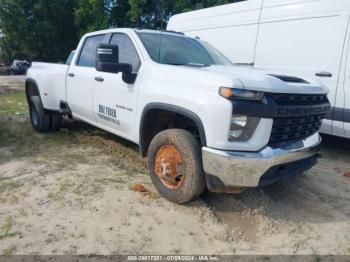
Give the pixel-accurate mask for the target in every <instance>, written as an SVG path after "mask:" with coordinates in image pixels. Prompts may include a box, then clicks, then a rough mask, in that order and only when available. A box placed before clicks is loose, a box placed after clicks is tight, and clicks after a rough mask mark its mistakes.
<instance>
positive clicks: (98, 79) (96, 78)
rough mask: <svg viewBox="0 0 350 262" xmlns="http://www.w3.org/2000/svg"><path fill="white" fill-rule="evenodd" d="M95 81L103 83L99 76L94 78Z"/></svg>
mask: <svg viewBox="0 0 350 262" xmlns="http://www.w3.org/2000/svg"><path fill="white" fill-rule="evenodd" d="M95 80H96V81H97V82H103V81H105V80H104V79H103V78H102V77H100V76H96V77H95Z"/></svg>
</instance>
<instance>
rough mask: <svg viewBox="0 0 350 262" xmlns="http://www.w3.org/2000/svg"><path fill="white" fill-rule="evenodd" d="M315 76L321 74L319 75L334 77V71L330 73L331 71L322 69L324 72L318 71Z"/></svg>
mask: <svg viewBox="0 0 350 262" xmlns="http://www.w3.org/2000/svg"><path fill="white" fill-rule="evenodd" d="M315 76H319V77H332V76H333V75H332V73H329V72H325V71H322V72H317V73H316V74H315Z"/></svg>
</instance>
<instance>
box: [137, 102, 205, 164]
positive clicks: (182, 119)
mask: <svg viewBox="0 0 350 262" xmlns="http://www.w3.org/2000/svg"><path fill="white" fill-rule="evenodd" d="M173 128H177V129H184V130H187V131H189V132H190V133H191V134H193V135H194V137H195V138H196V139H197V141H198V142H199V143H200V145H202V146H205V145H206V140H205V133H204V127H203V125H202V122H201V121H200V119H199V117H198V116H197V115H195V114H193V113H192V112H190V111H187V110H185V109H181V110H180V109H177V110H174V109H173V108H172V109H164V108H152V109H149V110H147V111H146V112H145V113H144V114H143V115H142V119H141V126H140V152H141V155H142V156H143V157H145V156H147V151H148V147H149V145H150V144H151V141H152V139H153V138H154V137H155V136H156V135H157V134H158V133H159V132H161V131H164V130H167V129H173Z"/></svg>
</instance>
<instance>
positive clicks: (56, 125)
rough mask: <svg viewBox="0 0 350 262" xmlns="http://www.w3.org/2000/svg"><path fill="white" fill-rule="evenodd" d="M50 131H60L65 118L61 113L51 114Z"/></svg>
mask: <svg viewBox="0 0 350 262" xmlns="http://www.w3.org/2000/svg"><path fill="white" fill-rule="evenodd" d="M50 120H51V122H50V129H51V130H52V131H59V130H60V129H61V126H62V122H63V116H62V114H61V113H59V112H51V113H50Z"/></svg>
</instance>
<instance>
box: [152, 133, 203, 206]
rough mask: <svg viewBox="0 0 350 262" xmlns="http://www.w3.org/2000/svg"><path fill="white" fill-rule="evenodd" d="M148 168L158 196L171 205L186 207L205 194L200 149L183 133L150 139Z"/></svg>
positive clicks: (191, 137) (159, 135)
mask: <svg viewBox="0 0 350 262" xmlns="http://www.w3.org/2000/svg"><path fill="white" fill-rule="evenodd" d="M148 168H149V171H150V177H151V180H152V182H153V184H154V186H155V187H156V189H157V191H158V192H159V194H160V195H161V196H163V197H164V198H166V199H168V200H169V201H171V202H174V203H178V204H181V203H187V202H190V201H192V200H194V199H196V198H198V197H199V196H200V195H201V194H202V193H203V192H204V189H205V176H204V171H203V164H202V155H201V147H200V145H199V143H198V141H197V140H196V139H195V138H194V136H193V135H192V134H191V133H189V132H187V131H185V130H181V129H170V130H165V131H163V132H161V133H159V134H157V135H156V136H155V137H154V138H153V140H152V142H151V145H150V146H149V149H148Z"/></svg>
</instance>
